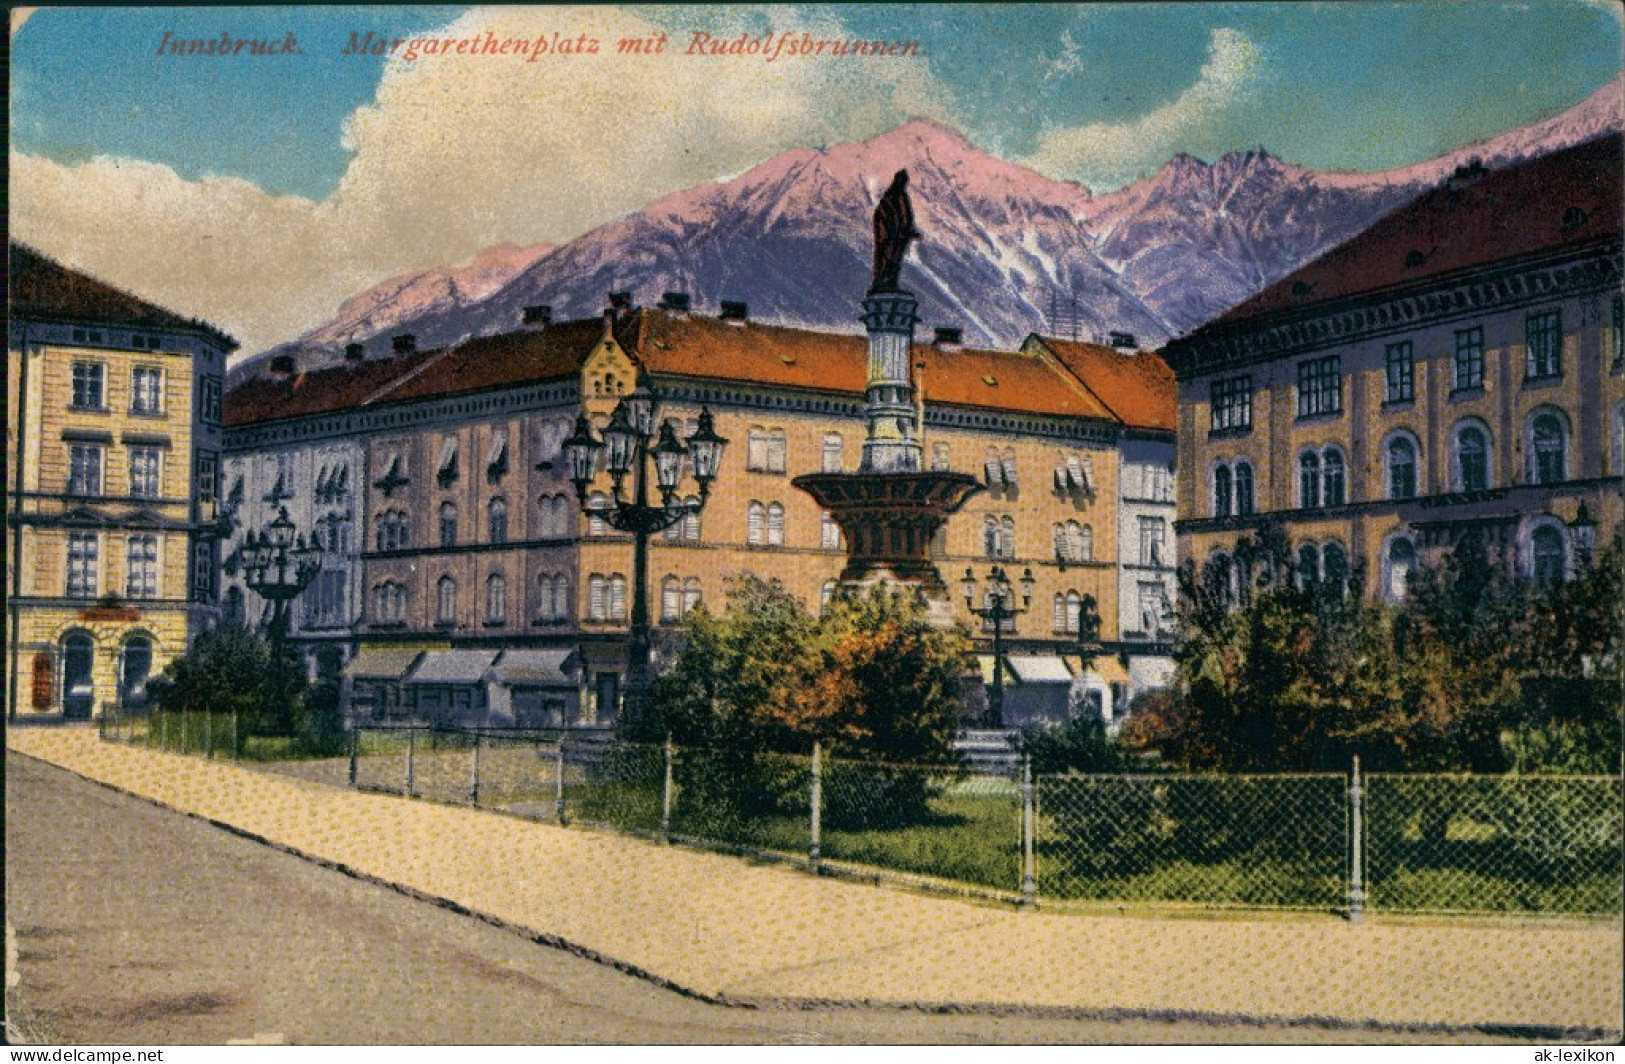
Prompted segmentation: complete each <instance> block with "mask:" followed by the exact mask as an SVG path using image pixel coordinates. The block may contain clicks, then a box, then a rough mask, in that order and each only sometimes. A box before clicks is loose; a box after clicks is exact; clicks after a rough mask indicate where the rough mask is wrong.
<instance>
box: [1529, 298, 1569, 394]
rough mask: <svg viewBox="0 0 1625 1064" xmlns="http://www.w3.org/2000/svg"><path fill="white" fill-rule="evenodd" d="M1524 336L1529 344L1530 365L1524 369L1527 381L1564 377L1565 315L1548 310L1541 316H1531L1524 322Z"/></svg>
mask: <svg viewBox="0 0 1625 1064" xmlns="http://www.w3.org/2000/svg"><path fill="white" fill-rule="evenodd" d="M1524 336H1525V339H1526V340H1527V341H1528V344H1529V358H1528V364H1527V366H1526V367H1525V369H1524V375H1525V377H1526V379H1529V380H1538V379H1540V378H1543V377H1561V376H1562V375H1563V315H1562V313H1561V312H1560V311H1556V310H1548V311H1545V312H1543V313H1540V314H1531V315H1529V317H1528V318H1527V319H1525V321H1524Z"/></svg>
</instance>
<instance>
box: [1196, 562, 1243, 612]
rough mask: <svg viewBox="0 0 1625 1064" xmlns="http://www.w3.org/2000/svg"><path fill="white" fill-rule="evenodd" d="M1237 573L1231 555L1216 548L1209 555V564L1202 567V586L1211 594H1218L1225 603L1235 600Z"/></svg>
mask: <svg viewBox="0 0 1625 1064" xmlns="http://www.w3.org/2000/svg"><path fill="white" fill-rule="evenodd" d="M1234 581H1235V573H1234V571H1233V567H1232V566H1231V564H1230V556H1229V555H1228V554H1226V553H1224V551H1222V550H1216V551H1214V552H1213V553H1212V554H1210V555H1208V559H1207V564H1206V565H1204V566H1203V567H1202V587H1203V588H1204V589H1205V590H1206V591H1207V592H1208V594H1210V595H1217V596H1218V597H1219V599H1220V600H1221V601H1223V602H1225V603H1231V602H1234V601H1235V599H1236V594H1235V585H1234Z"/></svg>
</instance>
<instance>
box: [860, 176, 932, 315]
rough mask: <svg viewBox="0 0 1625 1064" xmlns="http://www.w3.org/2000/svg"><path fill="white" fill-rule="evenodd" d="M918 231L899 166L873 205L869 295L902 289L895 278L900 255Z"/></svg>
mask: <svg viewBox="0 0 1625 1064" xmlns="http://www.w3.org/2000/svg"><path fill="white" fill-rule="evenodd" d="M919 235H920V234H919V232H918V231H917V230H916V229H915V228H914V207H913V206H912V205H911V204H910V203H909V201H908V171H907V170H899V171H897V174H896V176H894V177H893V178H892V180H891V187H890V188H888V189H886V194H885V195H883V196H881V197H880V203H879V204H877V205H876V206H875V271H874V280H873V283H871V284H870V285H869V294H870V295H874V294H876V293H877V292H900V291H902V289H901V288H900V287H898V284H897V278H898V275H899V274H900V273H901V272H902V269H903V256H904V255H906V254H907V253H908V245H909V243H910V242H911V241H913V240H914V239H915V238H916V237H918V236H919Z"/></svg>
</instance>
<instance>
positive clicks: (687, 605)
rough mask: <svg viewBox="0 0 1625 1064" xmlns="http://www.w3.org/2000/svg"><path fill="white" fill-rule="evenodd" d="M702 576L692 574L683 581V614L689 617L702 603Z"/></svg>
mask: <svg viewBox="0 0 1625 1064" xmlns="http://www.w3.org/2000/svg"><path fill="white" fill-rule="evenodd" d="M700 597H701V595H700V578H699V577H697V576H691V577H689V578H688V579H687V580H684V581H683V616H685V617H687V616H688V615H689V614H690V613H692V612H693V611H694V610H695V609H696V608H697V607H698V606H699V604H700Z"/></svg>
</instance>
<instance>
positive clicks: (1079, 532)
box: [1055, 521, 1093, 562]
mask: <svg viewBox="0 0 1625 1064" xmlns="http://www.w3.org/2000/svg"><path fill="white" fill-rule="evenodd" d="M1089 533H1090V530H1089V529H1088V528H1087V527H1086V526H1084V525H1080V524H1078V523H1077V522H1076V521H1068V522H1066V523H1065V524H1057V525H1056V526H1055V557H1056V558H1057V559H1058V560H1059V561H1062V562H1086V561H1088V560H1089V555H1090V554H1091V549H1090V548H1091V547H1092V546H1093V544H1092V542H1091V541H1092V539H1093V537H1092V536H1091V535H1090V534H1089Z"/></svg>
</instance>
